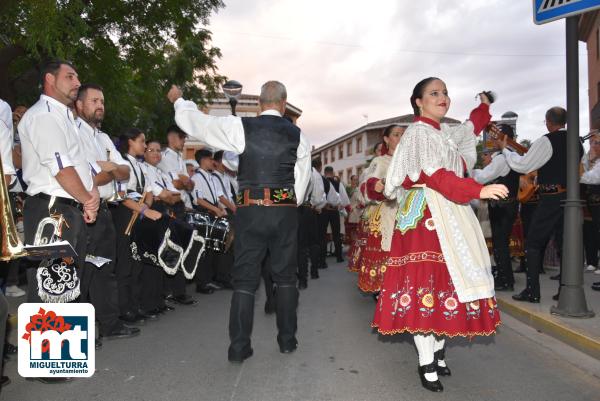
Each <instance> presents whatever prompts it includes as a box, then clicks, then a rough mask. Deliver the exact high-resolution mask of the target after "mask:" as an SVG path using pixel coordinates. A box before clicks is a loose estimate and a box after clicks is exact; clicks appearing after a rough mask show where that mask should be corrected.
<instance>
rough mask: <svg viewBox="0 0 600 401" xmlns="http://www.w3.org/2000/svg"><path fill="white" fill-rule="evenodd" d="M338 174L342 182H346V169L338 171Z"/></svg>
mask: <svg viewBox="0 0 600 401" xmlns="http://www.w3.org/2000/svg"><path fill="white" fill-rule="evenodd" d="M337 176H338V177H340V182H344V171H343V170H340V171H338V173H337Z"/></svg>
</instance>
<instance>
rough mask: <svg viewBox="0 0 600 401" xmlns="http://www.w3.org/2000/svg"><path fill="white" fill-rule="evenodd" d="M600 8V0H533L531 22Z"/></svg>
mask: <svg viewBox="0 0 600 401" xmlns="http://www.w3.org/2000/svg"><path fill="white" fill-rule="evenodd" d="M596 8H600V0H533V22H535V23H536V24H538V25H540V24H545V23H546V22H550V21H555V20H557V19H561V18H565V17H570V16H572V15H577V14H582V13H585V12H587V11H591V10H593V9H596Z"/></svg>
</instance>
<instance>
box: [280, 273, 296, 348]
mask: <svg viewBox="0 0 600 401" xmlns="http://www.w3.org/2000/svg"><path fill="white" fill-rule="evenodd" d="M275 297H276V300H277V302H276V308H277V330H278V331H279V333H278V334H277V343H278V344H279V350H280V351H281V352H282V353H284V354H288V353H290V352H294V351H295V350H296V347H297V346H298V341H297V340H296V330H297V315H296V309H297V308H298V289H297V288H296V286H295V285H293V284H289V285H280V286H277V292H276V293H275Z"/></svg>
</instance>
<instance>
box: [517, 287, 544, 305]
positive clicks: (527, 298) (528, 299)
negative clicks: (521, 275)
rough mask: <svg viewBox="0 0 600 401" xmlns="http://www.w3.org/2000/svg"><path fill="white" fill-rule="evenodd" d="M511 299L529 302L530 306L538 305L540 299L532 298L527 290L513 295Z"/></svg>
mask: <svg viewBox="0 0 600 401" xmlns="http://www.w3.org/2000/svg"><path fill="white" fill-rule="evenodd" d="M512 299H514V300H515V301H519V302H531V303H532V304H539V303H540V297H534V296H533V295H531V294H530V293H529V291H528V290H523V291H521V292H520V293H519V294H515V295H513V296H512Z"/></svg>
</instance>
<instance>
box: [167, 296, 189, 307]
mask: <svg viewBox="0 0 600 401" xmlns="http://www.w3.org/2000/svg"><path fill="white" fill-rule="evenodd" d="M167 300H168V301H173V302H175V303H177V304H179V305H193V304H195V303H196V300H195V299H194V298H192V297H188V296H187V295H178V296H176V297H174V296H172V295H171V296H169V297H167Z"/></svg>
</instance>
